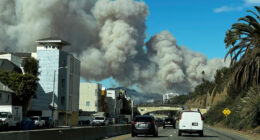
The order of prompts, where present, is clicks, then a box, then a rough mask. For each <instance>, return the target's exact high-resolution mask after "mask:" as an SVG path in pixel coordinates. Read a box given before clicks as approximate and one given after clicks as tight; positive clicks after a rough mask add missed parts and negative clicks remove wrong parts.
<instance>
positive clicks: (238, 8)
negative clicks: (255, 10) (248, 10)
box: [213, 6, 244, 13]
mask: <svg viewBox="0 0 260 140" xmlns="http://www.w3.org/2000/svg"><path fill="white" fill-rule="evenodd" d="M243 8H244V7H243V6H239V7H229V6H222V7H220V8H215V9H214V10H213V11H214V12H215V13H222V12H232V11H241V10H242V9H243Z"/></svg>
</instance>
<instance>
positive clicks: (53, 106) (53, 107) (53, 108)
mask: <svg viewBox="0 0 260 140" xmlns="http://www.w3.org/2000/svg"><path fill="white" fill-rule="evenodd" d="M62 68H67V67H59V68H58V69H56V70H54V79H53V90H52V105H51V106H52V112H51V116H52V119H53V120H55V119H54V110H55V105H54V94H55V93H54V90H55V77H56V76H55V74H56V71H58V70H59V69H62Z"/></svg>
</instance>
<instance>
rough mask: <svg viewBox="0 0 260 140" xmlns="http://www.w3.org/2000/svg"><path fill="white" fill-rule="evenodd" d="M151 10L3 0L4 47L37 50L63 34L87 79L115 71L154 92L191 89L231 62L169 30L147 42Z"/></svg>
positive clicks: (120, 1) (121, 79) (132, 4)
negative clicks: (192, 47) (189, 46)
mask: <svg viewBox="0 0 260 140" xmlns="http://www.w3.org/2000/svg"><path fill="white" fill-rule="evenodd" d="M148 14H149V10H148V7H147V5H146V4H145V3H144V2H142V1H135V0H97V1H96V0H44V1H43V0H33V1H32V0H1V1H0V41H1V47H0V51H35V50H36V48H35V46H36V44H35V43H34V41H35V40H37V39H41V38H46V37H49V36H53V37H54V36H58V37H60V38H63V39H64V40H66V41H69V42H70V43H71V44H72V46H69V47H67V48H66V50H67V51H70V52H73V53H74V54H75V55H76V56H78V57H79V59H80V60H81V75H82V76H83V77H84V78H85V79H86V80H87V81H90V80H96V81H100V80H103V79H106V78H109V77H112V78H114V79H115V80H116V81H117V82H118V83H119V84H120V85H121V86H132V85H136V86H137V87H138V88H139V89H140V90H142V91H144V92H147V91H148V92H150V93H151V92H156V93H164V92H166V91H175V92H179V93H187V92H189V91H191V90H193V88H194V87H195V86H196V85H198V84H199V83H201V81H202V78H204V79H207V80H210V81H212V80H214V74H215V72H216V70H217V69H219V68H221V67H224V66H228V64H229V62H226V63H224V61H223V59H212V60H207V58H206V56H205V55H203V54H200V53H196V52H193V51H191V50H189V49H187V48H186V47H184V46H178V45H177V43H176V39H175V38H174V37H173V35H171V34H170V33H169V32H167V31H162V32H161V33H159V34H157V35H154V36H153V37H151V38H150V40H149V41H148V42H147V43H145V42H144V40H145V38H146V33H145V30H146V25H145V22H146V18H147V16H148ZM144 46H145V48H144ZM202 71H204V72H205V74H204V75H203V74H202Z"/></svg>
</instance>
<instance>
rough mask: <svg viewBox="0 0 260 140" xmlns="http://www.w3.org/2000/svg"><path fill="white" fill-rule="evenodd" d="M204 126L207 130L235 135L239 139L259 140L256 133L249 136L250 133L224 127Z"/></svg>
mask: <svg viewBox="0 0 260 140" xmlns="http://www.w3.org/2000/svg"><path fill="white" fill-rule="evenodd" d="M206 126H207V127H209V128H213V129H216V130H218V131H222V132H230V133H232V134H234V135H237V136H239V137H243V138H246V139H250V140H259V138H260V134H256V133H251V134H250V132H244V131H239V130H234V129H230V128H225V127H221V126H212V125H208V124H206Z"/></svg>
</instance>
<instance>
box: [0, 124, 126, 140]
mask: <svg viewBox="0 0 260 140" xmlns="http://www.w3.org/2000/svg"><path fill="white" fill-rule="evenodd" d="M130 131H131V126H130V125H118V126H104V127H75V128H55V129H42V130H28V131H15V132H14V131H13V132H0V139H1V140H99V139H102V138H105V137H112V136H117V135H123V134H126V133H130Z"/></svg>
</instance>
